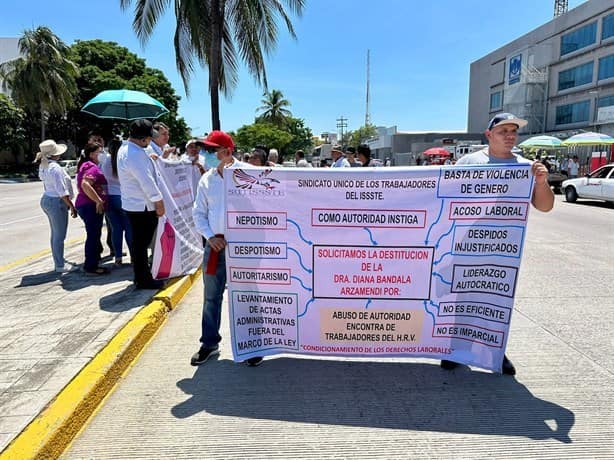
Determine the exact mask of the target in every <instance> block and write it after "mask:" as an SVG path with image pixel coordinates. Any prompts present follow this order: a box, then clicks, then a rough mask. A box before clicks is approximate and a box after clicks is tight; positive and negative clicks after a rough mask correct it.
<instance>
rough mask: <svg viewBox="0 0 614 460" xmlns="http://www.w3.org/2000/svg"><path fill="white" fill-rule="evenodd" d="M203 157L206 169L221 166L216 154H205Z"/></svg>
mask: <svg viewBox="0 0 614 460" xmlns="http://www.w3.org/2000/svg"><path fill="white" fill-rule="evenodd" d="M203 156H204V157H205V167H206V168H207V169H209V168H217V167H218V165H219V164H220V160H218V158H217V155H216V154H215V152H204V153H203Z"/></svg>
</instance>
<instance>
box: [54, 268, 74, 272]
mask: <svg viewBox="0 0 614 460" xmlns="http://www.w3.org/2000/svg"><path fill="white" fill-rule="evenodd" d="M69 271H70V268H66V267H55V272H56V273H68V272H69Z"/></svg>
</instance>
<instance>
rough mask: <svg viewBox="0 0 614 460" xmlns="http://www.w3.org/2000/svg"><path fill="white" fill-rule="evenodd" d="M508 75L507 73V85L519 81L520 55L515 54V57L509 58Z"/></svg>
mask: <svg viewBox="0 0 614 460" xmlns="http://www.w3.org/2000/svg"><path fill="white" fill-rule="evenodd" d="M509 69H510V70H509V73H508V77H507V80H508V84H509V85H513V84H514V83H518V82H519V81H520V73H521V70H522V54H517V55H516V56H512V57H511V58H510V65H509Z"/></svg>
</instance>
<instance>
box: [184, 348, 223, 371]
mask: <svg viewBox="0 0 614 460" xmlns="http://www.w3.org/2000/svg"><path fill="white" fill-rule="evenodd" d="M219 354H220V347H218V346H217V345H216V346H215V347H212V348H206V347H200V350H198V351H197V352H196V353H194V354H193V355H192V359H191V360H190V364H191V365H192V366H198V365H199V364H202V363H204V362H205V361H207V360H208V359H209V358H211V357H212V356H217V355H219Z"/></svg>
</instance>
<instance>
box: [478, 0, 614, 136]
mask: <svg viewBox="0 0 614 460" xmlns="http://www.w3.org/2000/svg"><path fill="white" fill-rule="evenodd" d="M498 112H511V113H513V114H515V115H517V116H520V117H523V118H526V119H527V120H529V124H528V125H527V126H526V127H525V128H523V129H522V130H521V131H520V133H521V139H522V138H526V137H528V135H531V134H537V133H547V134H550V135H555V136H557V137H560V138H561V139H565V138H567V137H569V136H571V135H573V134H576V133H578V132H582V131H601V132H604V133H607V134H609V135H613V136H614V1H612V0H589V1H587V2H585V3H583V4H581V5H580V6H578V7H576V8H574V9H573V10H571V11H568V12H567V13H565V14H563V15H561V16H559V17H557V18H555V19H553V20H551V21H549V22H547V23H546V24H544V25H542V26H541V27H538V28H537V29H535V30H533V31H531V32H529V33H527V34H525V35H523V36H522V37H520V38H517V39H516V40H514V41H513V42H511V43H508V44H507V45H505V46H503V47H501V48H499V49H497V50H495V51H493V52H491V53H490V54H488V55H486V56H484V57H483V58H481V59H478V60H477V61H475V62H473V63H472V64H471V73H470V86H469V112H468V131H469V132H480V131H483V130H484V129H485V128H486V126H487V124H488V121H489V120H490V118H492V116H493V115H494V114H496V113H498Z"/></svg>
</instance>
